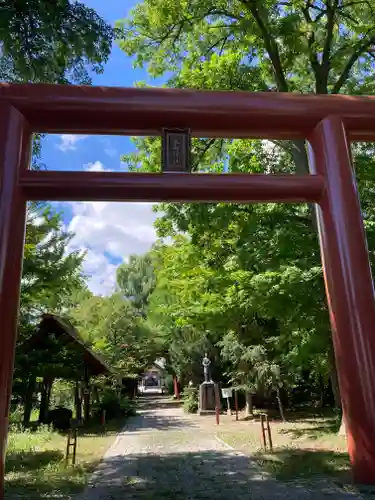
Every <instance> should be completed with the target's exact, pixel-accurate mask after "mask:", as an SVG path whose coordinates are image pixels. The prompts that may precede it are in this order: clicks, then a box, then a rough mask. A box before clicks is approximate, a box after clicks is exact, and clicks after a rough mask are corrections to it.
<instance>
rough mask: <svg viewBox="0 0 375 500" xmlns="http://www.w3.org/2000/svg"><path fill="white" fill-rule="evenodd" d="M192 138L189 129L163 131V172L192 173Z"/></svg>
mask: <svg viewBox="0 0 375 500" xmlns="http://www.w3.org/2000/svg"><path fill="white" fill-rule="evenodd" d="M190 150H191V136H190V130H189V129H182V130H180V129H170V130H169V129H163V135H162V171H163V172H166V173H168V172H180V173H189V172H190Z"/></svg>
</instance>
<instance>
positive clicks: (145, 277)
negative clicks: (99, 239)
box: [116, 254, 155, 314]
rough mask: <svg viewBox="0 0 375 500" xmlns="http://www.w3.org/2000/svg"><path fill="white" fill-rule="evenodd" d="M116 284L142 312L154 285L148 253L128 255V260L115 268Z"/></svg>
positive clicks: (152, 270)
mask: <svg viewBox="0 0 375 500" xmlns="http://www.w3.org/2000/svg"><path fill="white" fill-rule="evenodd" d="M116 279H117V286H118V288H119V290H120V292H121V293H122V294H123V295H124V297H126V298H127V299H128V300H130V301H131V302H132V304H133V305H134V307H135V308H136V309H137V310H138V311H140V312H141V313H142V314H144V313H145V310H146V308H147V304H148V299H149V296H150V293H151V292H152V290H153V289H154V287H155V276H154V268H153V265H152V261H151V257H150V255H149V254H145V255H130V257H129V261H128V262H124V263H123V264H121V265H120V266H119V267H118V268H117V272H116Z"/></svg>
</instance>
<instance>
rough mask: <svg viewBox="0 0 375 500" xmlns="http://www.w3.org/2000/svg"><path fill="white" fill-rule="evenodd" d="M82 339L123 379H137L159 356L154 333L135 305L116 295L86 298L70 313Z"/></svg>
mask: <svg viewBox="0 0 375 500" xmlns="http://www.w3.org/2000/svg"><path fill="white" fill-rule="evenodd" d="M69 317H70V318H71V319H72V322H73V323H74V324H75V325H76V326H77V328H78V330H79V331H80V332H81V334H82V336H83V338H84V339H85V340H86V341H87V342H89V343H90V344H91V345H92V347H93V348H94V349H95V350H97V351H98V352H100V353H101V354H102V355H104V356H105V358H106V359H107V360H108V362H109V363H110V364H111V366H113V368H114V369H115V370H117V371H118V373H120V374H122V376H124V377H125V376H136V375H138V374H139V373H140V372H142V370H143V369H145V368H146V366H147V365H148V364H149V363H150V362H152V361H154V360H155V358H156V357H157V355H158V352H157V345H156V343H155V339H154V332H153V331H152V330H151V329H150V327H149V326H148V325H147V323H145V322H144V320H143V319H142V318H141V317H140V316H139V315H138V314H137V311H136V310H135V309H134V307H133V306H132V304H131V303H130V302H129V301H128V300H126V299H124V298H123V297H122V295H121V294H119V293H116V294H113V295H112V296H110V297H98V296H94V295H92V296H91V297H90V296H87V297H86V298H84V299H83V300H82V302H81V303H80V304H79V305H78V306H77V307H76V308H72V309H71V310H70V311H69Z"/></svg>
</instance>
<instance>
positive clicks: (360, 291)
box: [310, 117, 375, 483]
mask: <svg viewBox="0 0 375 500" xmlns="http://www.w3.org/2000/svg"><path fill="white" fill-rule="evenodd" d="M310 141H311V145H312V148H313V153H312V170H313V172H314V173H318V174H321V175H324V176H325V178H326V192H325V195H324V196H323V198H322V200H321V202H320V207H319V208H318V209H317V215H318V224H319V233H320V246H321V253H322V261H323V267H324V277H325V284H326V291H327V301H328V306H329V311H330V319H331V326H332V335H333V342H334V349H335V356H336V365H337V370H338V376H339V384H340V393H341V399H342V404H343V410H344V418H345V423H346V430H347V438H348V450H349V455H350V459H351V462H352V466H353V474H354V478H355V480H356V481H357V482H360V483H373V482H374V480H375V335H374V328H375V302H374V288H373V280H372V276H371V269H370V265H369V260H368V252H367V243H366V237H365V232H364V227H363V222H362V217H361V209H360V204H359V199H358V195H357V190H356V182H355V178H354V173H353V169H352V165H351V161H350V154H349V149H348V144H347V141H346V135H345V130H344V126H343V123H342V121H341V120H340V118H339V117H329V118H326V119H325V120H323V121H322V122H321V123H320V124H319V125H318V126H317V128H316V129H315V131H314V133H313V134H312V136H311V137H310Z"/></svg>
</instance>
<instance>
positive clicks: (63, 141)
mask: <svg viewBox="0 0 375 500" xmlns="http://www.w3.org/2000/svg"><path fill="white" fill-rule="evenodd" d="M87 137H88V136H87V135H76V134H62V135H60V143H59V144H57V145H56V147H57V148H58V149H60V150H61V151H63V152H64V153H66V152H67V151H75V150H76V149H77V146H76V144H77V142H78V141H82V140H83V139H86V138H87Z"/></svg>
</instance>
